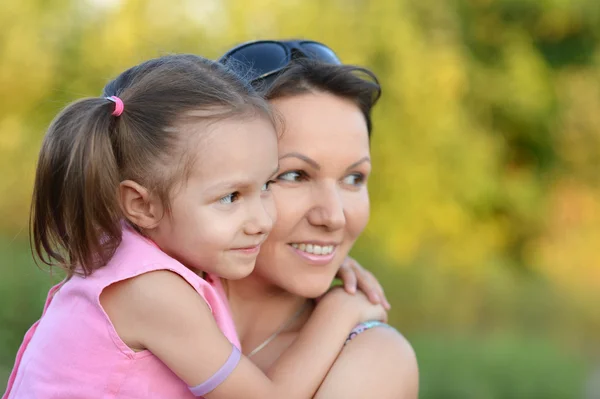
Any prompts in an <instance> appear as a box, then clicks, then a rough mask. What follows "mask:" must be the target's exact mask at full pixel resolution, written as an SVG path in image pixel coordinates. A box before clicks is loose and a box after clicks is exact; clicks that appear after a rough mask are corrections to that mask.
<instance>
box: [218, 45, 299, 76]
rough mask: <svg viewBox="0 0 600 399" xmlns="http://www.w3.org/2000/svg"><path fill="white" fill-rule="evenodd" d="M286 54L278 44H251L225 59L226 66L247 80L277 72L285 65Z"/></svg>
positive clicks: (287, 59) (286, 61) (286, 60)
mask: <svg viewBox="0 0 600 399" xmlns="http://www.w3.org/2000/svg"><path fill="white" fill-rule="evenodd" d="M288 61H289V58H288V52H287V51H286V49H285V47H284V46H282V45H281V44H279V43H273V42H267V43H252V44H249V45H247V46H244V47H242V48H240V49H239V50H235V51H234V52H233V53H232V54H229V55H228V57H227V61H226V63H227V65H230V66H231V67H232V68H233V69H234V70H236V71H238V72H239V73H240V74H241V75H242V76H243V77H244V78H246V79H248V80H253V79H256V78H258V77H260V76H262V75H264V74H266V73H269V72H273V71H276V70H279V69H281V68H283V67H284V66H286V65H287V63H288Z"/></svg>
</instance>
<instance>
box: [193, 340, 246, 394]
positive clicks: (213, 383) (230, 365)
mask: <svg viewBox="0 0 600 399" xmlns="http://www.w3.org/2000/svg"><path fill="white" fill-rule="evenodd" d="M241 357H242V354H241V353H240V350H239V349H238V348H237V347H236V346H235V345H233V349H232V351H231V355H229V358H228V359H227V361H226V362H225V364H224V365H223V366H222V367H221V368H220V369H219V370H218V371H217V372H216V373H214V374H213V375H212V376H211V377H210V378H209V379H208V380H206V381H204V382H203V383H202V384H200V385H196V386H195V387H190V391H191V392H192V393H193V394H194V395H195V396H203V395H206V394H207V393H209V392H211V391H212V390H213V389H215V388H216V387H218V386H219V385H221V383H222V382H223V381H225V380H226V379H227V377H229V375H230V374H231V373H232V372H233V370H234V369H235V366H237V364H238V363H239V362H240V358H241Z"/></svg>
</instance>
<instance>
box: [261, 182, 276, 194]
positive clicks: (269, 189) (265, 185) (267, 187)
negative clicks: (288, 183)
mask: <svg viewBox="0 0 600 399" xmlns="http://www.w3.org/2000/svg"><path fill="white" fill-rule="evenodd" d="M273 183H275V180H269V181H268V182H266V183H265V184H264V185H263V186H262V191H271V184H273Z"/></svg>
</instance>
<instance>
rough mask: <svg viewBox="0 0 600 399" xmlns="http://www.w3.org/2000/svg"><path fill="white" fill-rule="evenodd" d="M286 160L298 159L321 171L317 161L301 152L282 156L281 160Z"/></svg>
mask: <svg viewBox="0 0 600 399" xmlns="http://www.w3.org/2000/svg"><path fill="white" fill-rule="evenodd" d="M284 158H298V159H300V160H302V161H304V162H306V163H307V164H309V165H310V166H312V167H313V168H315V169H316V170H321V166H320V165H319V164H318V163H317V162H316V161H315V160H313V159H310V158H309V157H307V156H306V155H303V154H300V153H299V152H289V153H287V154H285V155H282V156H280V157H279V160H282V159H284ZM361 162H362V161H361Z"/></svg>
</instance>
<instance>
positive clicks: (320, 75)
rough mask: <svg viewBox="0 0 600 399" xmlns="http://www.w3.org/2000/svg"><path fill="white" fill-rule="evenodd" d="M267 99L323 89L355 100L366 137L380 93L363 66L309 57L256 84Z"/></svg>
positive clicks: (372, 78) (370, 128) (379, 87)
mask: <svg viewBox="0 0 600 399" xmlns="http://www.w3.org/2000/svg"><path fill="white" fill-rule="evenodd" d="M259 90H260V91H261V92H262V93H263V95H264V96H265V98H266V99H267V100H274V99H276V98H282V97H289V96H294V95H298V94H303V93H308V92H313V91H322V92H326V93H330V94H333V95H336V96H339V97H342V98H346V99H348V100H351V101H352V102H354V103H355V104H356V105H357V106H358V107H359V108H360V110H361V111H362V113H363V115H364V117H365V120H366V122H367V129H368V133H369V137H370V136H371V131H372V128H373V125H372V122H371V110H372V108H373V106H375V104H376V103H377V100H379V97H380V96H381V86H380V85H379V81H378V80H377V76H375V74H374V73H373V72H371V71H370V70H368V69H366V68H361V67H357V66H353V65H335V64H326V63H323V62H319V61H316V60H312V59H307V58H299V59H295V60H293V61H292V62H291V63H290V65H289V66H288V67H286V68H285V69H284V70H283V71H282V72H281V73H279V75H278V76H277V77H276V78H275V79H274V80H273V81H272V82H269V83H268V84H267V83H266V82H265V84H264V85H263V87H259Z"/></svg>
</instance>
